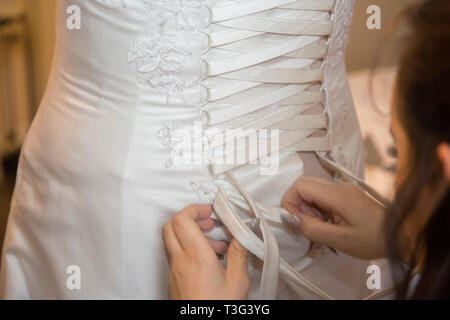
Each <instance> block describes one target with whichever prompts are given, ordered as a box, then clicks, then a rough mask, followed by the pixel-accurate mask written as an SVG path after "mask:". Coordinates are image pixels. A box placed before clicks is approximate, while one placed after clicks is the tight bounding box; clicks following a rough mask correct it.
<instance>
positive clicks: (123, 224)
mask: <svg viewBox="0 0 450 320" xmlns="http://www.w3.org/2000/svg"><path fill="white" fill-rule="evenodd" d="M139 103H140V88H139V85H137V86H136V105H135V110H134V118H133V122H132V124H131V128H130V133H129V136H128V141H127V145H126V147H125V154H124V156H123V159H122V169H121V181H120V196H121V199H120V217H121V229H122V230H121V231H122V254H123V260H122V268H123V273H124V274H123V282H124V283H123V291H124V299H128V271H127V250H126V233H127V228H126V219H125V208H124V202H125V171H126V168H127V164H128V156H129V153H130V149H131V144H132V141H133V140H134V136H135V133H136V120H137V109H138V105H139Z"/></svg>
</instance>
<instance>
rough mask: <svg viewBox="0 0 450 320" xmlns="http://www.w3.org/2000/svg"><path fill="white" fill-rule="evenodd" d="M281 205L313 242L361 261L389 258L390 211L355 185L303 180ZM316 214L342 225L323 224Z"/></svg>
mask: <svg viewBox="0 0 450 320" xmlns="http://www.w3.org/2000/svg"><path fill="white" fill-rule="evenodd" d="M281 205H282V206H283V207H284V208H285V209H286V210H287V211H289V212H290V213H291V214H293V215H295V216H296V217H297V218H298V219H299V223H297V224H298V230H299V231H300V233H301V234H303V235H304V236H305V237H306V238H308V239H310V240H312V241H316V242H319V243H322V244H325V245H327V246H330V247H333V248H336V249H337V250H340V251H343V252H345V253H347V254H349V255H351V256H354V257H357V258H361V259H378V258H383V257H386V249H385V248H386V246H385V230H384V220H385V216H386V210H385V209H384V208H383V207H382V206H380V205H379V204H378V203H376V202H375V201H374V200H372V199H371V198H369V197H368V196H367V195H366V194H365V193H364V192H363V191H362V190H361V189H359V188H358V187H356V186H355V185H353V184H351V183H336V182H333V181H329V180H326V179H323V178H312V177H310V178H306V177H305V178H301V179H298V180H297V181H296V182H295V183H294V184H293V185H292V187H291V188H290V189H289V190H288V191H287V192H286V194H285V195H284V197H283V200H282V202H281ZM314 210H318V211H319V212H320V213H322V214H324V215H328V216H331V217H333V218H334V221H335V222H337V221H339V223H338V224H332V223H328V222H324V221H322V220H320V219H319V218H317V217H316V216H313V215H312V214H311V213H312V212H314Z"/></svg>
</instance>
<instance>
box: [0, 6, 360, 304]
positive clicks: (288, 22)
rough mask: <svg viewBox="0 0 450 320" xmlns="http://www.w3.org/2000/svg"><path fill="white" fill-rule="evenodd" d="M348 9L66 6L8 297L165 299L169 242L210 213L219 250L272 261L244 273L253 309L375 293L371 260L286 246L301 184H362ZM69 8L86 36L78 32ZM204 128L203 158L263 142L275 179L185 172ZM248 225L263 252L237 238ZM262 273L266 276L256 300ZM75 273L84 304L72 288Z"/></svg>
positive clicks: (238, 171) (7, 279)
mask: <svg viewBox="0 0 450 320" xmlns="http://www.w3.org/2000/svg"><path fill="white" fill-rule="evenodd" d="M353 3H354V1H353V0H336V1H335V0H207V1H198V0H70V1H69V0H59V1H58V9H57V12H58V14H57V43H56V49H55V56H54V63H53V68H52V72H51V76H50V80H49V84H48V88H47V91H46V94H45V97H44V99H43V101H42V104H41V107H40V108H39V112H38V114H37V116H36V118H35V120H34V122H33V124H32V127H31V129H30V131H29V133H28V136H27V138H26V141H25V143H24V145H23V149H22V154H21V158H20V163H19V171H18V177H17V183H16V188H15V193H14V197H13V201H12V209H11V215H10V217H9V223H8V228H7V233H6V238H5V243H4V250H3V256H2V265H1V267H2V269H1V295H2V297H4V298H8V299H17V298H20V299H22V298H24V299H27V298H33V299H36V298H44V299H53V298H56V299H116V298H117V299H134V298H138V299H164V298H168V272H169V268H168V263H167V260H166V256H165V253H164V247H163V242H162V236H161V227H162V225H163V224H164V223H165V222H167V221H168V220H170V219H171V218H172V217H173V216H174V215H175V214H176V213H177V212H178V211H179V210H180V209H182V208H183V207H185V206H186V205H188V204H191V203H199V202H208V203H214V204H215V208H216V210H217V213H218V216H219V217H220V218H221V219H222V220H223V223H224V225H225V226H226V227H228V228H226V227H220V226H218V227H217V228H216V229H215V230H213V231H212V232H211V233H210V236H212V237H216V238H218V239H223V237H226V236H227V235H228V234H229V232H231V234H233V235H234V236H236V237H238V239H240V240H241V241H242V242H243V244H245V245H246V246H247V247H248V248H249V250H251V251H252V252H253V253H254V254H255V255H256V256H258V255H259V256H260V258H263V256H264V257H265V258H264V260H265V262H264V263H262V262H261V260H259V259H258V258H257V257H253V258H252V260H251V263H250V267H249V269H250V274H251V279H252V289H251V294H250V297H251V298H258V297H275V296H276V297H277V298H279V299H316V298H327V297H333V298H341V299H348V298H360V297H362V296H363V295H364V294H366V293H367V289H366V278H367V275H366V273H365V272H366V269H365V264H364V263H363V262H362V261H359V260H356V259H352V258H350V257H347V256H346V255H344V254H343V253H339V254H338V255H335V254H334V253H332V252H331V251H330V250H329V249H328V248H324V247H321V246H319V245H317V244H311V243H310V242H309V241H308V240H306V239H305V238H302V237H299V238H297V237H295V236H293V235H292V234H291V233H289V232H288V228H286V227H285V225H284V224H283V223H282V221H281V220H280V213H282V212H283V211H282V210H281V209H280V208H279V207H280V200H281V198H282V195H283V194H284V192H285V191H286V190H287V188H288V187H289V186H290V185H291V184H292V182H293V181H294V180H295V179H296V178H298V177H300V176H301V175H321V176H325V177H326V176H329V177H331V176H332V175H333V174H334V173H332V172H331V171H330V170H328V169H333V170H335V171H340V172H341V173H347V176H348V175H352V174H353V175H355V176H359V177H361V176H362V173H363V167H364V166H363V154H362V153H363V152H362V143H361V138H360V131H359V126H358V123H357V119H356V116H355V113H354V110H353V103H352V97H351V94H350V91H349V88H348V85H347V78H346V70H345V63H344V52H345V46H346V42H347V35H348V29H349V25H350V22H351V16H352V8H353ZM73 5H77V6H78V7H79V8H80V16H79V18H80V19H81V20H80V22H81V24H80V26H81V29H76V28H75V29H72V28H67V19H73V16H72V14H73V12H74V11H66V10H67V8H68V7H69V6H73ZM72 8H73V7H72ZM67 12H69V13H67ZM195 123H201V129H202V130H203V131H202V133H201V139H202V147H204V149H203V151H202V152H204V153H207V152H211V150H214V149H215V148H219V147H221V146H222V147H223V145H221V144H220V143H219V144H217V143H216V144H215V143H214V142H213V141H214V139H213V138H214V135H216V134H218V132H219V131H220V130H221V129H224V128H242V129H245V130H247V129H256V130H262V129H267V130H269V131H270V132H271V133H270V134H271V135H273V136H272V139H274V140H273V141H275V140H276V141H277V144H275V145H274V146H275V147H273V148H272V149H271V153H270V155H271V156H272V157H271V159H274V157H273V155H275V154H278V153H279V168H278V170H277V172H276V173H274V172H273V173H272V174H268V175H267V174H265V175H264V174H261V169H262V168H263V167H265V166H266V165H264V163H263V161H261V163H259V164H258V163H256V164H250V163H248V164H245V163H240V164H229V163H227V164H220V163H219V161H214V159H213V160H212V163H211V164H208V163H190V164H189V163H179V162H177V161H174V159H175V158H177V156H179V155H180V153H181V151H180V148H181V147H180V146H182V145H184V144H183V143H182V142H183V139H184V138H183V135H182V134H180V132H184V133H186V132H191V131H192V130H194V131H195V129H192V130H191V129H190V128H194V124H195ZM242 139H245V134H244V136H243V137H242ZM271 141H272V140H271ZM225 145H226V146H227V147H228V142H226V143H225ZM237 149H239V148H238V147H236V150H237ZM244 149H245V147H244ZM226 150H232V152H236V150H235V149H233V148H231V149H226ZM270 155H269V154H267V156H270ZM259 158H260V159H266V160H267V159H269V158H270V157H264V156H262V157H259ZM319 158H320V159H321V160H320V161H319ZM253 160H255V159H253ZM249 162H250V161H249ZM345 168H346V169H347V170H348V171H346V169H345ZM350 173H352V174H350ZM337 177H338V175H336V178H337ZM245 197H247V199H245ZM246 200H247V201H246ZM249 204H253V205H254V206H256V207H257V208H256V211H258V212H256V213H255V212H254V211H255V210H249ZM253 209H255V208H253ZM236 212H237V214H238V216H239V218H237V220H233V221H229V219H228V217H230V218H233V219H236V216H235V213H236ZM255 214H256V215H257V218H258V220H255ZM261 215H262V216H261ZM264 217H265V218H264ZM252 221H259V222H260V226H258V225H257V224H256V223H253V224H252V226H253V230H254V231H255V233H256V234H258V233H261V232H262V233H263V236H262V237H261V239H263V240H264V241H265V242H266V243H267V244H268V245H267V248H268V249H267V250H266V252H265V253H264V250H265V249H264V247H258V246H259V245H261V243H262V242H261V240H259V239H260V238H258V237H257V236H256V235H255V234H253V233H250V231H249V229H246V226H245V225H243V224H241V223H245V222H252ZM268 225H270V226H271V228H269V229H270V230H268V229H267V226H268ZM236 226H237V229H236ZM239 228H241V229H239ZM258 229H261V230H258ZM224 230H225V231H224ZM227 230H228V231H227ZM273 235H275V237H276V240H277V241H274V238H273V237H272V236H273ZM246 239H250V240H251V241H253V242H251V241H247V240H246ZM246 241H247V242H246ZM255 241H256V242H255ZM258 241H260V242H258ZM269 243H270V246H269ZM278 248H279V251H278ZM269 249H270V250H269ZM261 250H262V251H261ZM261 252H263V254H261ZM278 254H279V256H280V257H281V258H282V259H283V261H285V264H282V266H281V268H280V267H279V266H280V259H279V257H278ZM288 264H290V265H291V266H292V267H287V265H288ZM71 266H72V267H71ZM73 266H76V267H77V268H76V269H73ZM265 266H268V268H266V271H268V270H269V271H270V270H271V271H272V273H271V275H272V276H269V279H267V277H266V279H262V281H261V286H262V287H261V288H263V289H264V288H269V289H267V294H264V293H263V295H262V296H260V295H259V290H258V289H259V287H260V280H261V279H260V278H261V270H263V269H264V268H265ZM73 270H77V271H79V272H78V273H77V274H78V275H79V280H80V287H79V288H77V287H75V288H74V287H71V286H70V285H69V286H68V285H67V284H68V280H70V277H71V276H73V275H74V274H73V273H72V271H73ZM296 271H298V272H299V273H300V274H301V279H300V278H298V273H296ZM278 273H280V275H281V277H280V280H279V281H278ZM266 274H267V272H266ZM286 275H287V276H286ZM193 276H195V275H193ZM296 277H297V278H296ZM303 277H304V278H303ZM263 278H264V277H263ZM286 278H287V279H289V280H285V279H286ZM295 279H300V280H298V281H297V280H295ZM305 279H306V280H305ZM295 283H297V285H295ZM305 283H306V284H305ZM308 283H311V284H313V285H314V288H313V289H311V287H310V286H309V284H308ZM274 290H275V291H274ZM274 294H275V295H274Z"/></svg>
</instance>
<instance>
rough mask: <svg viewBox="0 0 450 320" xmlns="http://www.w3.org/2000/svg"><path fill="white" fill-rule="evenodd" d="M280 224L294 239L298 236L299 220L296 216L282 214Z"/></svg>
mask: <svg viewBox="0 0 450 320" xmlns="http://www.w3.org/2000/svg"><path fill="white" fill-rule="evenodd" d="M280 217H281V222H283V224H284V226H285V227H286V228H287V229H288V231H289V232H290V233H291V234H292V235H295V236H296V237H299V236H300V230H299V229H300V219H299V218H298V217H297V216H294V215H292V214H289V213H282V214H281V215H280Z"/></svg>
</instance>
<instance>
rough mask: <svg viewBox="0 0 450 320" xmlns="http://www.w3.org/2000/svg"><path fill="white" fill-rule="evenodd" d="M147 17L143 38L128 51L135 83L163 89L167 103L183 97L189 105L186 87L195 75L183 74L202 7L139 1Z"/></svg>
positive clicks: (187, 0) (193, 2) (186, 1)
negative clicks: (147, 22) (147, 25)
mask: <svg viewBox="0 0 450 320" xmlns="http://www.w3.org/2000/svg"><path fill="white" fill-rule="evenodd" d="M142 2H143V5H144V7H145V10H146V12H147V14H148V17H149V28H148V32H147V34H145V35H141V36H138V37H137V38H136V39H135V41H134V43H133V45H132V47H131V48H130V50H129V52H128V62H129V63H132V62H134V63H136V69H137V74H138V80H139V82H140V83H141V84H143V85H147V86H150V87H152V88H166V89H167V100H168V102H169V101H171V99H176V98H182V100H183V101H188V102H190V103H192V101H191V99H190V97H189V90H188V89H189V87H190V86H192V84H194V83H195V82H197V81H199V77H198V76H191V77H189V76H186V75H184V74H183V70H184V65H185V64H186V60H187V58H188V57H189V56H191V55H192V54H193V51H192V47H191V44H190V40H191V39H192V38H193V37H194V36H196V35H197V34H200V33H201V32H202V31H201V30H202V25H203V18H202V17H203V15H202V14H201V10H202V4H201V2H200V1H198V0H142Z"/></svg>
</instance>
